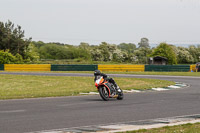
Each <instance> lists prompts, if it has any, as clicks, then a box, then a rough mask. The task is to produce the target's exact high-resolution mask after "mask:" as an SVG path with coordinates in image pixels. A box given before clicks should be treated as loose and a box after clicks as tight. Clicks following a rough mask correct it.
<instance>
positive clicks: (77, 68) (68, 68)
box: [51, 65, 98, 71]
mask: <svg viewBox="0 0 200 133" xmlns="http://www.w3.org/2000/svg"><path fill="white" fill-rule="evenodd" d="M97 69H98V65H51V71H94V70H97Z"/></svg>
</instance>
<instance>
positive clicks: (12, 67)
mask: <svg viewBox="0 0 200 133" xmlns="http://www.w3.org/2000/svg"><path fill="white" fill-rule="evenodd" d="M50 68H51V65H50V64H5V65H4V70H5V71H50Z"/></svg>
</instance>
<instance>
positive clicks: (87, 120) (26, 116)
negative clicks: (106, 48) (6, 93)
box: [0, 72, 200, 133]
mask: <svg viewBox="0 0 200 133" xmlns="http://www.w3.org/2000/svg"><path fill="white" fill-rule="evenodd" d="M0 74H25V75H30V74H31V75H46V76H93V75H92V74H68V73H65V74H63V73H7V72H1V73H0ZM0 76H1V75H0ZM110 76H112V77H134V78H154V79H164V80H170V81H175V82H183V83H186V84H188V85H189V87H186V88H181V89H174V90H169V91H162V92H155V91H154V92H153V91H152V92H143V93H127V94H125V99H124V100H122V101H117V100H115V99H112V100H110V101H108V102H105V101H102V100H101V98H100V96H99V95H93V96H74V97H71V96H70V97H59V98H36V99H21V100H0V133H23V132H33V131H41V130H52V129H60V128H70V127H79V126H89V125H98V124H111V123H118V122H128V121H137V120H146V119H154V118H165V117H173V116H183V115H192V114H199V113H200V102H199V101H200V77H184V76H150V75H124V74H116V75H114V74H110ZM80 87H81V86H80ZM94 89H95V88H94Z"/></svg>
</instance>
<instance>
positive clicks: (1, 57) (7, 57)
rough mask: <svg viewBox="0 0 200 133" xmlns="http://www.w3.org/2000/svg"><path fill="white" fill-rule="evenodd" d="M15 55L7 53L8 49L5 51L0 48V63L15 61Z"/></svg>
mask: <svg viewBox="0 0 200 133" xmlns="http://www.w3.org/2000/svg"><path fill="white" fill-rule="evenodd" d="M16 60H17V59H16V57H15V56H13V55H12V54H11V53H9V51H8V50H6V51H5V52H4V51H3V50H0V64H12V63H15V62H16Z"/></svg>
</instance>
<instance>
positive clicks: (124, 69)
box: [98, 65, 145, 72]
mask: <svg viewBox="0 0 200 133" xmlns="http://www.w3.org/2000/svg"><path fill="white" fill-rule="evenodd" d="M144 67H145V66H144V65H98V69H99V70H100V71H119V72H132V71H135V72H136V71H137V72H144V69H145V68H144Z"/></svg>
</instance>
